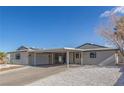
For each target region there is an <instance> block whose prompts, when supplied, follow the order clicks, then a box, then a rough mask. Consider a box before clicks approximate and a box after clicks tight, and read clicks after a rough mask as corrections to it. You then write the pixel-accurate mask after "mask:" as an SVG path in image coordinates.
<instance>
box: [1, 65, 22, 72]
mask: <svg viewBox="0 0 124 93" xmlns="http://www.w3.org/2000/svg"><path fill="white" fill-rule="evenodd" d="M21 67H23V66H12V67H8V68H0V72H2V71H7V70H12V69H16V68H21Z"/></svg>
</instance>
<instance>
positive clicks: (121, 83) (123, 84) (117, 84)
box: [114, 66, 124, 86]
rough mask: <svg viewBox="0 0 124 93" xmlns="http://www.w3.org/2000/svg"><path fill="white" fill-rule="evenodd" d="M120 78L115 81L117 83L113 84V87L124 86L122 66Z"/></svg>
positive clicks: (123, 68)
mask: <svg viewBox="0 0 124 93" xmlns="http://www.w3.org/2000/svg"><path fill="white" fill-rule="evenodd" d="M119 72H121V76H120V77H119V79H118V80H117V82H116V83H115V84H114V86H124V66H123V67H121V68H120V71H119Z"/></svg>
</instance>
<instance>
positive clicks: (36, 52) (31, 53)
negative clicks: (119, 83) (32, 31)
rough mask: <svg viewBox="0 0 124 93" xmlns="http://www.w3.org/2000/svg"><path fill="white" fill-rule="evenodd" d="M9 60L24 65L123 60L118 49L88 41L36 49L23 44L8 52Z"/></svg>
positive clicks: (88, 63) (97, 62) (104, 63)
mask: <svg viewBox="0 0 124 93" xmlns="http://www.w3.org/2000/svg"><path fill="white" fill-rule="evenodd" d="M8 55H9V57H10V59H9V62H10V63H13V64H24V65H45V64H51V65H52V64H81V65H101V66H102V65H115V64H118V63H119V62H123V61H122V59H121V58H120V57H119V56H118V49H113V48H108V47H104V46H100V45H96V44H90V43H86V44H84V45H81V46H79V47H76V48H55V49H36V48H27V47H25V46H21V47H20V48H18V49H17V50H16V51H14V52H9V53H8Z"/></svg>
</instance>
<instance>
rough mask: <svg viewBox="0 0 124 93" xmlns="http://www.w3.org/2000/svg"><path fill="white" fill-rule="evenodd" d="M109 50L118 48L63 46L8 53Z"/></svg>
mask: <svg viewBox="0 0 124 93" xmlns="http://www.w3.org/2000/svg"><path fill="white" fill-rule="evenodd" d="M109 50H118V49H114V48H93V49H79V48H68V47H64V48H51V49H41V50H21V51H18V50H17V51H13V52H8V53H16V52H40V53H41V52H66V51H70V52H75V51H77V52H79V51H82V52H87V51H109Z"/></svg>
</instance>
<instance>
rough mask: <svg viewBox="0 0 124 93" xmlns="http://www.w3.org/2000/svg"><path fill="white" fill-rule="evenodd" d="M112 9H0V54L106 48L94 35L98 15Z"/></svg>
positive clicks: (101, 40)
mask: <svg viewBox="0 0 124 93" xmlns="http://www.w3.org/2000/svg"><path fill="white" fill-rule="evenodd" d="M112 8H113V7H79V6H78V7H65V6H64V7H38V6H37V7H0V51H12V50H14V49H16V48H17V47H19V46H21V45H25V46H29V47H37V48H58V47H76V46H78V45H81V44H84V43H95V44H100V45H105V41H103V39H102V38H101V37H100V36H99V35H98V34H97V33H96V32H95V29H96V27H97V26H98V24H99V22H100V21H101V18H100V15H101V14H102V13H103V12H105V11H106V10H111V9H112Z"/></svg>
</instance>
